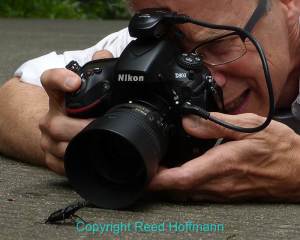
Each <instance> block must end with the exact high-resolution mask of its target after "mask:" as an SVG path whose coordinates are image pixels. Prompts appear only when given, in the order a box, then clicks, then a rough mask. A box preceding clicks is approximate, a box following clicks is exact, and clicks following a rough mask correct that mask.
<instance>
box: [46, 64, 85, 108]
mask: <svg viewBox="0 0 300 240" xmlns="http://www.w3.org/2000/svg"><path fill="white" fill-rule="evenodd" d="M41 83H42V85H43V87H44V89H45V91H46V93H47V94H48V96H49V103H50V106H54V105H56V106H57V107H61V105H62V104H63V102H64V97H65V93H66V92H74V91H76V90H77V89H78V88H79V87H80V84H81V79H80V77H79V76H78V75H77V74H75V73H74V72H72V71H70V70H67V69H64V68H56V69H50V70H47V71H45V72H43V74H42V76H41Z"/></svg>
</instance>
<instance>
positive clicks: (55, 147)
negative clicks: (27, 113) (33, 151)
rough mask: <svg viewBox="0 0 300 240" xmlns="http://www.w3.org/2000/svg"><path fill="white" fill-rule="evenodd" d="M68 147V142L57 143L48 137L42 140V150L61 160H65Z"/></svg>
mask: <svg viewBox="0 0 300 240" xmlns="http://www.w3.org/2000/svg"><path fill="white" fill-rule="evenodd" d="M67 146H68V143H67V142H55V141H53V140H51V139H50V138H48V137H46V136H44V137H43V138H42V139H41V148H42V150H43V151H44V152H48V153H50V154H51V155H53V156H54V157H56V158H59V159H63V158H64V155H65V152H66V149H67Z"/></svg>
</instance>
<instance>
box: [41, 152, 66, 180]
mask: <svg viewBox="0 0 300 240" xmlns="http://www.w3.org/2000/svg"><path fill="white" fill-rule="evenodd" d="M45 163H46V165H47V167H48V168H49V169H50V170H52V171H53V172H55V173H57V174H59V175H62V176H63V175H65V166H64V161H62V160H61V159H59V158H56V157H54V156H53V155H51V154H50V153H46V154H45Z"/></svg>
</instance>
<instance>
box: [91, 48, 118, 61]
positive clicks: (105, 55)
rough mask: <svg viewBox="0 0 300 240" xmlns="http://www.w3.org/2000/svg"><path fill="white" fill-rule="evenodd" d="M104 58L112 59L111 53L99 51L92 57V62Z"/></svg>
mask: <svg viewBox="0 0 300 240" xmlns="http://www.w3.org/2000/svg"><path fill="white" fill-rule="evenodd" d="M105 58H113V55H112V53H111V52H110V51H107V50H101V51H97V52H96V53H95V54H94V55H93V57H92V59H93V60H96V59H105Z"/></svg>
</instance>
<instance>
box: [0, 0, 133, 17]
mask: <svg viewBox="0 0 300 240" xmlns="http://www.w3.org/2000/svg"><path fill="white" fill-rule="evenodd" d="M0 17H21V18H51V19H57V18H62V19H96V18H104V19H126V18H128V17H129V13H128V11H127V9H126V3H125V0H106V1H105V0H81V1H80V0H0Z"/></svg>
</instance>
